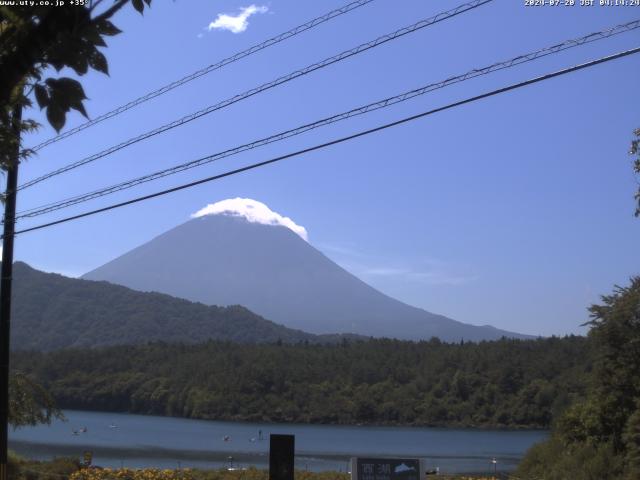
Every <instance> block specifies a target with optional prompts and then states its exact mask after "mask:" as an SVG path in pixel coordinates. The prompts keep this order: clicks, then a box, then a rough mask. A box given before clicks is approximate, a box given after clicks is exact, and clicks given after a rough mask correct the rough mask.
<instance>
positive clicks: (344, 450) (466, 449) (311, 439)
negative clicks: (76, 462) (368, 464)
mask: <svg viewBox="0 0 640 480" xmlns="http://www.w3.org/2000/svg"><path fill="white" fill-rule="evenodd" d="M64 414H65V416H66V417H67V420H68V421H67V422H60V421H56V422H54V423H53V424H52V425H51V426H37V427H26V428H21V429H18V430H15V431H11V432H10V446H11V448H12V449H14V450H15V451H17V452H18V453H20V454H22V455H25V456H28V457H31V458H39V459H46V458H52V457H54V456H76V457H80V456H81V455H82V453H83V452H84V451H85V450H91V451H93V453H94V464H96V465H100V466H111V467H120V466H121V465H124V466H126V467H143V466H146V467H162V468H176V467H178V466H181V467H199V468H203V467H221V466H227V465H228V462H229V459H228V457H229V456H232V457H233V461H234V466H236V465H239V466H242V467H246V466H250V465H254V466H256V467H258V468H267V467H268V461H269V459H268V451H269V434H271V433H289V434H294V435H295V436H296V467H297V468H300V469H307V468H308V469H309V470H314V471H322V470H337V471H345V470H346V469H347V466H348V459H349V458H350V457H351V456H374V455H375V456H410V457H422V458H426V459H427V466H428V467H435V466H438V467H440V471H441V472H485V471H486V472H488V471H489V470H490V468H492V467H491V464H490V461H491V459H492V458H493V457H495V458H496V459H498V462H499V463H498V465H499V470H512V469H513V468H515V466H516V465H517V463H518V461H519V460H520V459H521V458H522V456H523V455H524V452H525V451H526V450H527V449H528V448H529V447H530V446H531V445H533V444H534V443H536V442H539V441H541V440H543V439H545V438H546V437H547V432H546V431H531V430H520V431H505V430H473V429H453V428H451V429H442V428H415V427H412V428H409V427H370V426H328V425H301V424H259V423H232V422H212V421H203V420H188V419H181V418H168V417H155V416H142V415H129V414H116V413H102V412H81V411H71V410H67V411H65V412H64ZM82 427H86V428H87V432H86V433H78V434H77V435H76V434H74V433H73V431H74V430H78V431H79V430H80V429H81V428H82ZM259 431H262V434H263V437H264V440H262V441H261V440H260V439H259V437H258V435H259ZM225 436H228V437H229V439H228V440H227V441H225V440H224V437H225Z"/></svg>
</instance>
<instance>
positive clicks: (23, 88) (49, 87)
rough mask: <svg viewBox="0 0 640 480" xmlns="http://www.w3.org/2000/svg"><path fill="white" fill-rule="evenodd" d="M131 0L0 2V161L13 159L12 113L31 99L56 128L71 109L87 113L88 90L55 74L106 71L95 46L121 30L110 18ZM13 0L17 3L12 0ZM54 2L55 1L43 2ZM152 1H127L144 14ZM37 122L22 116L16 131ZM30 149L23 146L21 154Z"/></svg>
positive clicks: (33, 126) (103, 44) (3, 163)
mask: <svg viewBox="0 0 640 480" xmlns="http://www.w3.org/2000/svg"><path fill="white" fill-rule="evenodd" d="M129 1H130V0H115V1H114V2H110V5H109V6H108V7H107V8H102V4H103V3H104V0H97V1H94V2H86V3H87V6H84V5H69V4H67V5H66V6H55V5H40V3H44V2H21V3H24V5H0V165H1V166H3V167H5V168H6V166H8V165H11V164H12V163H13V160H12V158H13V152H14V151H15V149H16V144H18V146H19V143H20V139H19V138H18V137H16V134H15V133H16V127H15V126H14V125H13V121H12V115H13V113H14V112H15V111H16V108H17V107H29V106H31V105H32V101H31V98H34V99H35V101H36V102H37V104H38V106H39V107H40V108H41V109H45V110H46V115H47V120H48V121H49V123H50V124H51V126H52V127H53V128H55V129H56V131H58V132H59V131H60V130H61V129H62V128H63V127H64V124H65V122H66V116H67V113H68V112H69V111H70V110H71V109H73V110H76V111H78V112H80V113H81V114H82V115H84V116H85V117H87V112H86V110H85V107H84V103H83V102H84V100H86V98H87V97H86V95H85V92H84V89H83V88H82V85H81V83H80V82H79V81H78V80H76V79H74V78H71V77H67V76H57V75H56V76H54V75H52V73H53V71H55V72H56V73H60V72H61V71H63V70H65V69H70V70H72V71H73V72H74V73H75V74H76V75H77V76H82V75H84V74H86V73H87V72H88V71H89V69H93V70H96V71H98V72H102V73H105V74H108V73H109V66H108V62H107V58H106V57H105V55H104V54H103V53H102V52H101V51H100V50H99V48H101V47H106V46H107V43H106V41H105V40H106V39H107V37H111V36H113V35H117V34H118V33H120V30H119V29H118V28H117V27H116V26H115V25H114V24H113V23H111V18H112V17H113V16H114V15H115V14H116V13H117V12H118V11H119V10H121V9H122V7H124V6H125V5H126V4H128V3H129ZM16 3H17V2H16ZM46 3H49V4H51V3H53V2H46ZM145 3H146V4H147V6H148V5H150V4H151V0H144V2H143V0H131V4H132V5H133V7H134V8H135V9H136V10H137V11H139V12H140V13H142V12H143V11H144V6H145V5H144V4H145ZM37 126H38V124H37V123H36V122H34V121H32V120H25V121H23V122H22V124H21V125H20V127H19V130H20V131H22V132H24V131H31V130H34V129H36V128H37ZM31 153H32V152H30V151H29V150H23V151H22V152H21V154H20V156H21V158H25V157H27V156H29V155H30V154H31Z"/></svg>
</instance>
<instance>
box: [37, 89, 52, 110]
mask: <svg viewBox="0 0 640 480" xmlns="http://www.w3.org/2000/svg"><path fill="white" fill-rule="evenodd" d="M34 93H35V95H36V101H37V102H38V105H39V106H40V110H42V109H43V108H44V107H46V106H47V105H49V92H47V88H46V87H45V86H44V85H42V84H41V83H36V84H35V86H34Z"/></svg>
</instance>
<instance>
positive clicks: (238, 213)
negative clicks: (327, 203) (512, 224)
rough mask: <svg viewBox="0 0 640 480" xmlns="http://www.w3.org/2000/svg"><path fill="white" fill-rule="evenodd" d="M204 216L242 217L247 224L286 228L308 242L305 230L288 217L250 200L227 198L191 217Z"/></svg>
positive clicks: (211, 204)
mask: <svg viewBox="0 0 640 480" xmlns="http://www.w3.org/2000/svg"><path fill="white" fill-rule="evenodd" d="M205 215H231V216H234V217H243V218H244V219H245V220H247V221H248V222H252V223H261V224H263V225H274V226H282V227H286V228H288V229H289V230H291V231H292V232H294V233H295V234H297V235H298V236H300V237H301V238H302V239H303V240H305V241H309V236H308V234H307V229H306V228H304V227H303V226H301V225H298V224H296V222H294V221H293V220H291V219H290V218H289V217H284V216H282V215H280V214H279V213H277V212H274V211H273V210H271V209H270V208H269V207H267V206H266V205H265V204H264V203H262V202H258V201H257V200H253V199H251V198H240V197H237V198H228V199H226V200H221V201H219V202H216V203H210V204H209V205H207V206H206V207H204V208H201V209H200V210H198V211H197V212H196V213H193V214H192V215H191V217H192V218H198V217H204V216H205Z"/></svg>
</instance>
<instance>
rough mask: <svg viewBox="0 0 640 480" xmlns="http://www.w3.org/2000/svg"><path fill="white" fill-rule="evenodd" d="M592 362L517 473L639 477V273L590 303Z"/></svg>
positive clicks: (558, 479) (556, 478)
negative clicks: (581, 392) (579, 393)
mask: <svg viewBox="0 0 640 480" xmlns="http://www.w3.org/2000/svg"><path fill="white" fill-rule="evenodd" d="M589 310H590V312H591V316H592V321H591V322H590V325H591V330H590V331H589V339H590V341H591V342H592V345H593V348H594V352H595V356H594V368H593V371H592V372H591V373H590V374H589V376H588V377H587V378H586V379H584V380H583V381H586V383H585V384H586V385H587V387H588V388H587V394H586V395H585V397H584V398H581V399H579V400H578V401H576V402H574V403H573V404H572V405H571V407H570V408H569V409H568V410H566V411H565V412H564V413H563V414H562V415H561V416H560V417H559V418H558V419H557V421H556V422H555V428H554V429H553V432H552V435H551V438H549V439H548V440H547V441H545V442H542V443H540V444H538V445H535V446H534V447H533V448H532V449H531V450H530V451H529V452H528V454H527V456H526V457H525V459H524V460H523V462H522V463H521V465H520V466H519V468H518V471H517V472H516V475H518V476H520V477H522V478H537V479H543V480H564V479H568V478H570V479H572V480H590V479H599V480H607V479H612V480H613V479H624V480H637V479H638V478H640V277H635V278H633V279H632V280H631V283H630V285H629V286H628V287H616V288H615V290H614V292H613V293H612V294H611V295H607V296H604V297H603V298H602V304H600V305H593V306H592V307H591V308H590V309H589Z"/></svg>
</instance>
